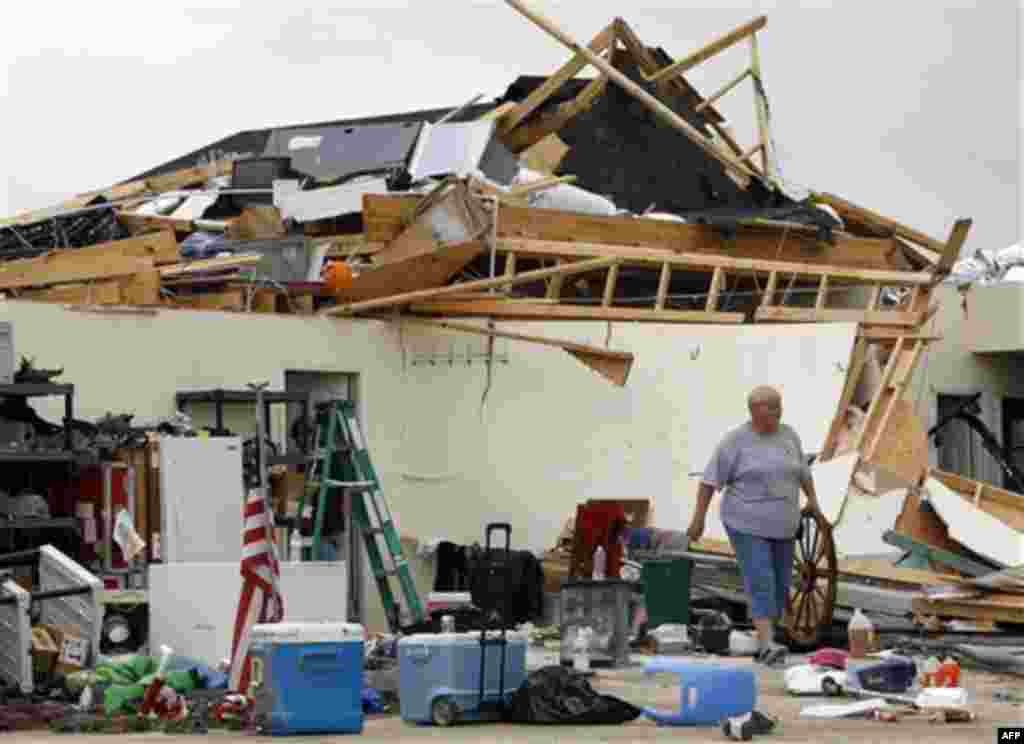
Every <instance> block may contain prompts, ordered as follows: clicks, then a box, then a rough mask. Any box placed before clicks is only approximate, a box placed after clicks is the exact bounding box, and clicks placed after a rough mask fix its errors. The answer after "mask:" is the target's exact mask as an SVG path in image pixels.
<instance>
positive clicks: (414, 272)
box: [335, 240, 484, 302]
mask: <svg viewBox="0 0 1024 744" xmlns="http://www.w3.org/2000/svg"><path fill="white" fill-rule="evenodd" d="M483 249H484V248H483V245H482V244H481V243H480V241H478V240H473V241H470V242H468V243H462V244H461V245H449V246H446V247H445V248H444V250H443V251H439V252H436V253H430V254H426V255H422V256H415V257H413V258H411V259H408V260H405V261H398V262H395V263H390V264H386V265H384V266H377V267H374V268H371V269H367V270H366V271H363V272H362V273H361V274H359V276H357V277H355V279H353V280H352V283H351V284H349V285H348V286H347V287H344V288H341V289H339V290H338V291H337V292H336V293H335V294H336V297H337V298H338V301H339V302H359V301H362V300H371V299H374V298H377V297H388V296H390V295H397V294H402V293H405V292H413V291H415V290H419V289H429V288H432V287H440V286H442V285H443V284H445V283H446V282H447V281H448V280H449V279H451V278H452V277H453V276H454V275H455V274H456V273H458V272H459V271H460V270H461V269H462V268H463V267H465V266H466V264H468V263H469V262H470V261H472V260H473V259H474V258H475V257H476V256H477V255H478V254H479V253H481V252H482V251H483Z"/></svg>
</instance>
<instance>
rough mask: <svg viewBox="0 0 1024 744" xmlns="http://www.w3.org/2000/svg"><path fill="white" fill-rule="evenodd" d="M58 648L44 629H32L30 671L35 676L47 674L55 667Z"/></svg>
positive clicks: (58, 653) (37, 627)
mask: <svg viewBox="0 0 1024 744" xmlns="http://www.w3.org/2000/svg"><path fill="white" fill-rule="evenodd" d="M59 655H60V648H59V647H58V646H57V643H56V642H55V641H54V640H53V636H51V635H50V633H49V631H47V630H46V628H43V627H39V626H36V627H34V628H32V671H33V673H34V674H37V675H45V674H49V673H50V672H52V671H53V670H54V667H56V665H57V657H58V656H59Z"/></svg>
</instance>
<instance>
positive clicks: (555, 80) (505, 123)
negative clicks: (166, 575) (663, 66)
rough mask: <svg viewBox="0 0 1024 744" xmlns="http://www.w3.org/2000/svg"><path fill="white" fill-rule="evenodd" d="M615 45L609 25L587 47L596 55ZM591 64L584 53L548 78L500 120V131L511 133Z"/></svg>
mask: <svg viewBox="0 0 1024 744" xmlns="http://www.w3.org/2000/svg"><path fill="white" fill-rule="evenodd" d="M614 43H615V24H614V23H613V24H610V25H608V26H607V27H606V28H605V29H604V30H602V31H601V32H600V33H599V34H598V35H597V36H595V37H594V39H593V40H592V41H591V42H590V43H589V44H588V45H587V49H589V50H590V51H591V52H593V53H595V54H601V53H602V52H605V51H607V50H608V49H609V48H610V47H611V46H612V45H613V44H614ZM589 64H590V60H589V59H588V58H587V57H586V56H584V55H583V54H582V53H576V54H575V55H573V58H572V59H570V60H569V61H568V62H566V63H565V64H564V65H562V66H561V67H560V68H559V69H558V70H557V71H556V72H555V73H554V74H553V75H551V76H550V77H548V79H547V80H545V81H544V82H543V83H542V84H541V85H540V87H539V88H537V89H536V90H535V91H533V92H532V93H530V95H528V96H527V97H526V99H525V100H524V101H522V102H521V103H519V104H517V105H516V106H515V108H513V109H512V110H511V111H509V112H508V113H507V114H505V115H504V116H502V117H501V118H500V119H499V131H500V132H502V133H504V132H509V131H511V130H512V129H515V128H516V127H517V126H518V125H519V124H520V123H521V122H522V121H523V120H524V119H526V117H528V116H529V115H530V114H531V113H533V112H534V111H536V110H537V109H538V108H539V107H540V106H542V105H543V104H544V102H545V101H546V100H547V99H548V98H550V97H551V96H552V95H553V94H554V93H555V92H557V91H558V89H559V88H561V87H562V85H564V84H565V83H566V82H567V81H569V80H571V79H572V78H574V77H575V76H576V75H577V74H578V73H579V72H580V71H582V70H583V68H585V67H586V66H587V65H589Z"/></svg>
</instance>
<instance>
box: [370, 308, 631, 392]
mask: <svg viewBox="0 0 1024 744" xmlns="http://www.w3.org/2000/svg"><path fill="white" fill-rule="evenodd" d="M371 317H373V318H374V319H376V320H387V321H396V322H399V323H414V324H418V325H427V326H432V327H435V328H442V329H445V330H451V331H461V332H463V333H475V334H479V335H481V336H491V337H496V338H507V339H512V340H515V341H528V342H530V343H534V344H543V345H545V346H554V347H556V348H559V349H562V350H563V351H566V352H568V353H569V354H571V355H572V356H574V357H576V358H577V359H579V360H580V361H581V362H583V363H584V364H586V365H587V366H588V367H590V368H591V369H593V370H594V371H595V372H598V373H599V374H601V375H602V376H604V377H607V378H608V379H609V380H611V381H612V382H614V383H615V384H616V385H619V386H623V385H625V384H626V380H627V379H628V378H629V371H630V368H631V367H632V366H633V360H634V356H633V353H632V352H628V351H612V350H610V349H602V348H601V347H599V346H591V345H589V344H580V343H576V342H575V341H560V340H558V339H553V338H544V337H543V336H532V335H528V334H525V333H512V332H510V331H499V330H496V329H493V328H479V327H477V326H474V325H469V324H466V323H453V322H451V321H436V320H424V319H422V318H414V317H410V316H407V315H402V316H398V317H397V318H394V317H391V316H387V315H381V316H376V315H375V316H371Z"/></svg>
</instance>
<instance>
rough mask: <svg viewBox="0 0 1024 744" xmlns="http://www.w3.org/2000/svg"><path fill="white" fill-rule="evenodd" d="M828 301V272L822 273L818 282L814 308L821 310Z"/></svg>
mask: <svg viewBox="0 0 1024 744" xmlns="http://www.w3.org/2000/svg"><path fill="white" fill-rule="evenodd" d="M827 303H828V274H822V275H821V279H820V280H819V282H818V295H817V296H816V297H815V298H814V309H815V310H818V311H821V310H824V309H825V305H826V304H827Z"/></svg>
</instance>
